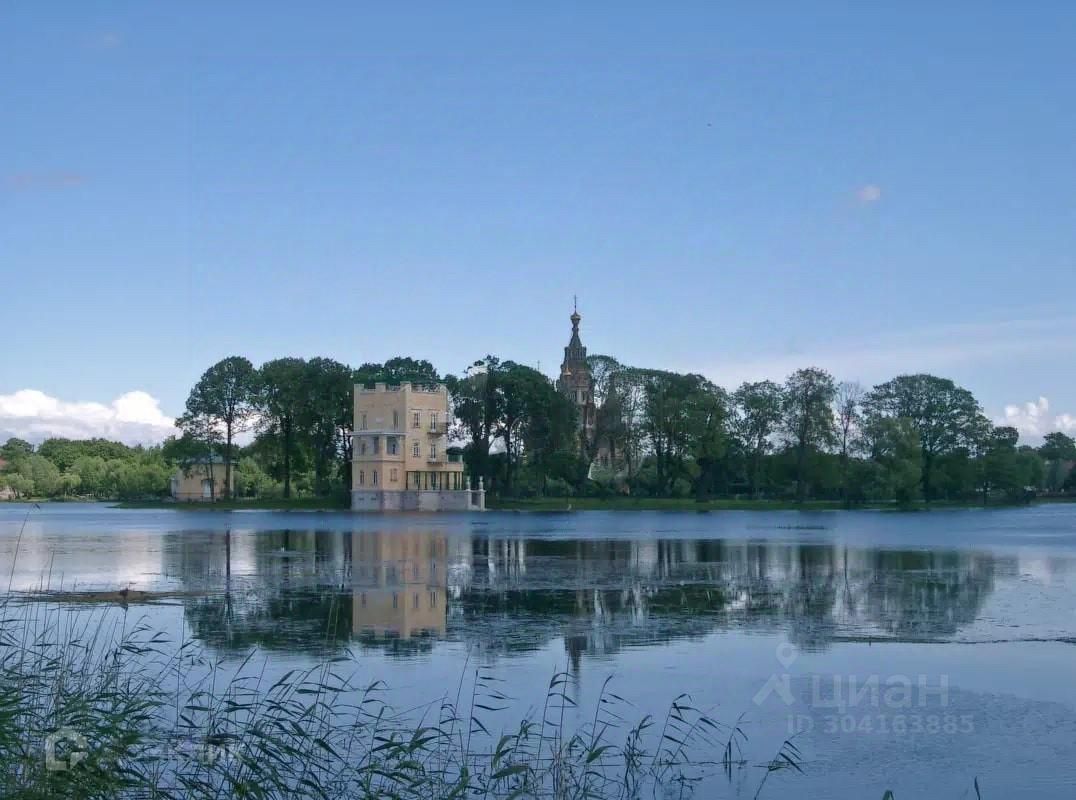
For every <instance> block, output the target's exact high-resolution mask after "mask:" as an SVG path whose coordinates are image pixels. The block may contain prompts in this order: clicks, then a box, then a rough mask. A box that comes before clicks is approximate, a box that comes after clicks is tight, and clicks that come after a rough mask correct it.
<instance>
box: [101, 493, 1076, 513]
mask: <svg viewBox="0 0 1076 800" xmlns="http://www.w3.org/2000/svg"><path fill="white" fill-rule="evenodd" d="M104 502H113V507H115V508H121V509H146V510H149V509H171V510H174V511H194V512H198V511H202V512H206V511H317V512H328V511H350V510H351V509H350V508H348V506H347V503H346V501H343V500H340V501H337V500H333V499H330V498H300V499H292V500H283V499H272V500H229V501H224V500H221V501H218V502H215V503H175V502H166V501H124V502H116V501H104ZM1073 502H1076V497H1057V498H1053V497H1051V498H1041V499H1037V500H1032V501H1031V502H1028V503H1000V502H998V503H991V504H990V505H986V506H984V505H983V504H982V503H981V502H960V501H936V502H933V503H930V504H926V503H923V502H918V503H915V504H914V505H910V506H898V505H897V504H895V503H861V504H857V505H854V506H846V505H845V504H843V503H841V502H840V501H837V500H809V501H807V502H805V503H802V504H801V503H796V502H795V501H791V500H735V499H728V498H726V499H715V500H704V501H696V500H694V499H691V498H668V497H648V498H630V497H616V498H604V497H543V498H518V499H514V498H513V499H504V500H491V501H489V502H488V504H487V507H486V510H488V511H514V512H528V511H529V512H544V513H569V512H572V513H575V512H579V511H677V512H685V511H691V512H710V511H812V512H817V511H873V512H878V511H883V512H886V511H888V512H899V513H912V512H919V511H934V510H939V511H940V510H960V509H964V510H974V509H982V510H1000V509H1015V508H1029V507H1033V506H1038V505H1054V504H1064V503H1073Z"/></svg>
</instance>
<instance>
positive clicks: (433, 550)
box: [351, 531, 448, 639]
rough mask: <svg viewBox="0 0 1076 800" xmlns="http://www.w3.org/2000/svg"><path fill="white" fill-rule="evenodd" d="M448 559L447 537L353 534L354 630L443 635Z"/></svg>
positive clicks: (415, 533) (406, 636) (418, 533)
mask: <svg viewBox="0 0 1076 800" xmlns="http://www.w3.org/2000/svg"><path fill="white" fill-rule="evenodd" d="M447 555H448V548H447V544H446V538H445V537H444V536H438V535H435V534H432V533H427V532H421V531H399V532H392V533H381V532H378V533H368V532H359V531H356V532H354V533H352V534H351V559H352V565H351V587H352V606H351V608H352V611H351V625H352V631H353V632H355V633H357V634H358V633H364V632H367V633H373V634H376V635H381V636H398V637H400V638H402V639H410V638H411V636H412V635H415V634H423V635H436V636H443V635H444V633H445V613H446V607H447V588H448V577H447V576H448V565H447V563H446V559H447Z"/></svg>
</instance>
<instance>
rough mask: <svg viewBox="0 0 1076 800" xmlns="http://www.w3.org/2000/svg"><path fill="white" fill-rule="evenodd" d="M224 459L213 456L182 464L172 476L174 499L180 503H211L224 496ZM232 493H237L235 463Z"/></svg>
mask: <svg viewBox="0 0 1076 800" xmlns="http://www.w3.org/2000/svg"><path fill="white" fill-rule="evenodd" d="M224 467H225V464H224V459H223V458H221V457H220V456H213V457H212V458H211V459H207V460H203V461H197V462H195V461H191V462H187V463H186V464H181V465H180V466H179V468H178V469H177V470H176V474H175V475H173V476H172V499H173V500H175V501H176V502H180V503H211V502H213V501H214V500H219V499H220V498H222V497H224V495H225V491H224V487H225V483H224V473H225V468H224ZM228 494H231V495H233V496H234V494H235V464H234V463H233V464H232V485H231V492H229V493H228Z"/></svg>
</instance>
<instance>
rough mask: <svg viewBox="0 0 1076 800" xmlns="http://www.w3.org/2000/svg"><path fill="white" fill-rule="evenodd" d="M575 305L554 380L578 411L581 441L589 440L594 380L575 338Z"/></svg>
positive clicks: (576, 322) (576, 319) (578, 339)
mask: <svg viewBox="0 0 1076 800" xmlns="http://www.w3.org/2000/svg"><path fill="white" fill-rule="evenodd" d="M580 320H582V317H581V316H579V308H578V306H576V307H575V308H574V309H573V311H572V316H571V321H572V338H571V339H570V340H569V341H568V346H567V347H565V348H564V361H563V362H562V363H561V365H560V377H559V378H558V379H557V391H558V392H560V393H561V394H563V395H565V396H566V397H568V398H569V399H571V401H572V402H573V403H575V407H576V409H577V410H578V412H579V428H580V433H581V434H583V435H584V436H585V441H590V439H591V437H592V436H593V434H594V421H595V408H594V380H593V378H592V377H591V374H590V367H588V366H587V349H586V348H585V347H584V346H583V342H582V341H581V340H580V338H579V322H580Z"/></svg>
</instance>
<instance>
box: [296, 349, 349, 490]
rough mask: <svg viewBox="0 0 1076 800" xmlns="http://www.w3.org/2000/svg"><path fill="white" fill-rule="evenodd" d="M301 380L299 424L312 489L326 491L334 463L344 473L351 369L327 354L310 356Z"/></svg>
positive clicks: (346, 453)
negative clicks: (310, 466)
mask: <svg viewBox="0 0 1076 800" xmlns="http://www.w3.org/2000/svg"><path fill="white" fill-rule="evenodd" d="M304 383H305V386H306V391H307V399H306V402H305V403H303V404H302V405H301V412H300V416H299V425H300V427H301V428H302V430H303V433H304V434H305V436H306V438H307V441H308V443H309V445H310V452H311V455H312V456H313V462H314V486H315V490H316V491H317V492H318V493H319V494H322V495H326V494H329V491H330V490H329V482H330V477H331V473H332V470H333V468H334V466H335V465H337V464H339V465H340V467H341V470H340V472H341V474H343V475H345V476H347V473H348V470H347V464H348V461H345V460H344V459H347V458H348V452H347V439H348V434H349V433H350V431H351V427H352V424H353V420H352V417H353V416H354V407H353V399H352V398H353V389H354V385H353V383H352V370H351V367H349V366H347V365H346V364H341V363H340V362H339V361H334V360H332V359H331V358H312V359H310V360H309V361H307V362H306V378H305V381H304ZM348 460H349V459H348Z"/></svg>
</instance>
